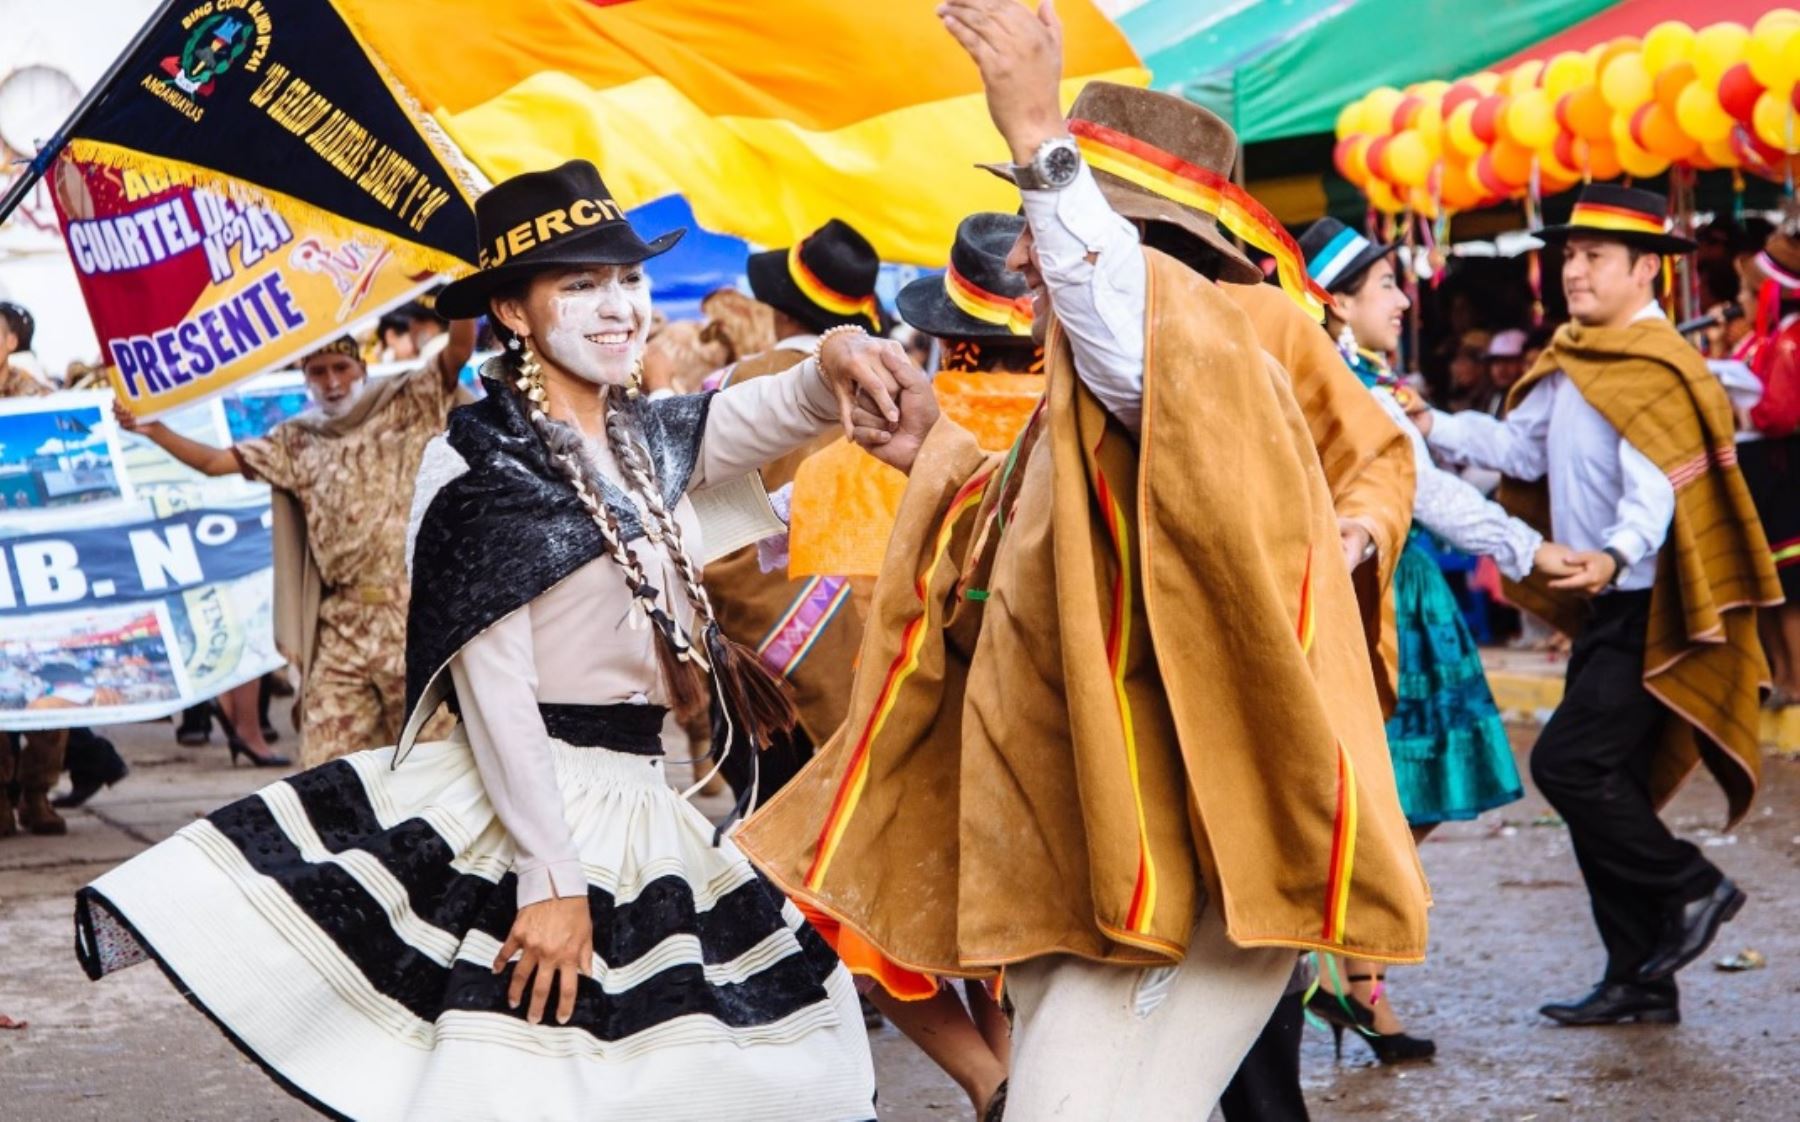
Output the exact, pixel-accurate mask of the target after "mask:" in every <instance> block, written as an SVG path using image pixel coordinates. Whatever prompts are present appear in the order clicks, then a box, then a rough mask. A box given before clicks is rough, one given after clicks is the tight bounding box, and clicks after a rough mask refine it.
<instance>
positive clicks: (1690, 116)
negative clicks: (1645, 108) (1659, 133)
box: [1675, 82, 1734, 144]
mask: <svg viewBox="0 0 1800 1122" xmlns="http://www.w3.org/2000/svg"><path fill="white" fill-rule="evenodd" d="M1675 120H1676V121H1677V122H1678V123H1679V124H1680V125H1681V131H1682V132H1685V133H1687V134H1688V135H1689V136H1691V137H1693V138H1694V139H1695V140H1698V141H1699V142H1700V143H1701V144H1710V143H1714V142H1716V141H1720V140H1729V139H1731V127H1732V125H1733V124H1734V122H1733V121H1732V119H1731V114H1729V113H1727V112H1725V110H1723V109H1721V108H1719V98H1718V95H1716V94H1714V93H1713V92H1712V90H1711V89H1710V88H1708V87H1707V85H1706V83H1704V82H1689V83H1688V84H1687V86H1686V87H1685V88H1683V89H1682V91H1681V96H1679V97H1677V98H1676V99H1675Z"/></svg>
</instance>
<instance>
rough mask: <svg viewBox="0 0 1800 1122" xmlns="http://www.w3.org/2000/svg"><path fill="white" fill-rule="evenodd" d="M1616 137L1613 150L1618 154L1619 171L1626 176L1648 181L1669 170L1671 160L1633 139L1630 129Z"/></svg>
mask: <svg viewBox="0 0 1800 1122" xmlns="http://www.w3.org/2000/svg"><path fill="white" fill-rule="evenodd" d="M1615 135H1616V141H1615V143H1614V144H1613V150H1614V151H1615V152H1616V153H1617V154H1618V158H1619V170H1620V171H1621V172H1623V173H1624V174H1626V175H1629V176H1632V177H1633V178H1636V179H1647V178H1649V177H1650V176H1653V175H1661V174H1662V173H1663V172H1665V171H1668V170H1669V158H1668V157H1667V156H1659V155H1657V154H1656V153H1655V152H1651V151H1648V150H1646V149H1645V148H1644V147H1643V146H1642V145H1640V144H1638V142H1637V141H1635V140H1633V139H1631V130H1630V128H1629V127H1627V128H1625V129H1624V130H1623V135H1617V134H1615Z"/></svg>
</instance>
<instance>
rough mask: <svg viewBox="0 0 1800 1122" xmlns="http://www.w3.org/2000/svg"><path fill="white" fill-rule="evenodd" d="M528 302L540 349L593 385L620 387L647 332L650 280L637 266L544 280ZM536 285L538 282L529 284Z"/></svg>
mask: <svg viewBox="0 0 1800 1122" xmlns="http://www.w3.org/2000/svg"><path fill="white" fill-rule="evenodd" d="M542 283H543V284H544V285H545V286H546V288H547V291H545V292H541V293H540V292H538V291H534V292H533V293H532V294H531V295H532V300H531V303H532V304H533V305H534V308H533V310H534V311H536V312H537V313H538V315H536V316H534V317H532V318H534V319H538V320H539V321H540V323H539V324H538V325H537V326H538V329H537V330H536V331H535V332H533V335H534V338H535V345H536V346H537V348H538V351H539V353H540V354H541V355H542V356H543V357H544V359H545V361H547V362H549V363H550V364H552V365H553V366H555V367H556V368H557V369H559V370H562V371H564V372H565V373H567V374H570V375H572V376H574V377H576V378H580V379H581V380H582V381H584V382H590V383H592V384H594V385H597V386H622V385H624V384H626V383H627V382H629V381H630V380H631V370H632V367H633V366H635V365H636V364H637V362H638V360H639V359H640V358H641V357H642V356H643V353H644V341H645V338H646V337H647V336H648V335H649V332H650V279H649V278H648V277H646V276H645V275H644V270H643V268H642V267H640V266H637V265H596V266H594V267H593V268H591V269H583V270H580V271H577V272H569V273H563V274H561V275H559V276H556V277H553V278H546V279H545V281H543V282H542ZM533 287H534V289H535V288H537V286H536V285H534V286H533Z"/></svg>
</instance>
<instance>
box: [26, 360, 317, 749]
mask: <svg viewBox="0 0 1800 1122" xmlns="http://www.w3.org/2000/svg"><path fill="white" fill-rule="evenodd" d="M111 399H112V395H110V394H108V393H105V392H98V393H95V392H74V393H58V394H52V395H50V396H48V397H36V398H14V399H9V400H5V401H0V512H3V513H0V729H9V730H30V729H41V728H66V727H69V726H85V725H108V724H120V723H124V722H128V721H142V720H150V719H153V718H157V717H162V716H165V715H167V714H169V713H173V712H176V711H178V710H180V709H184V708H186V707H188V706H190V705H193V704H195V703H196V702H198V701H201V700H204V699H206V698H210V697H214V696H216V695H217V694H219V693H221V692H222V691H224V690H226V689H229V688H231V687H232V686H235V685H238V684H239V683H242V682H247V681H251V680H253V679H255V678H257V677H258V676H260V675H262V674H265V673H267V672H268V671H270V670H273V669H275V668H276V667H279V666H280V665H281V664H282V661H283V660H282V658H281V656H280V655H278V654H277V653H276V651H275V640H274V634H273V626H272V615H271V608H272V603H273V595H274V579H273V572H272V566H273V561H272V554H271V541H270V517H269V493H268V488H266V487H264V486H262V485H260V484H252V483H249V482H247V481H245V480H244V479H242V478H239V477H236V476H231V477H223V478H218V479H209V478H206V477H203V476H200V475H198V474H196V473H195V472H193V471H191V470H189V469H188V468H186V467H183V466H182V465H181V464H179V463H177V462H176V461H175V460H173V459H172V458H171V457H170V456H169V455H168V454H167V453H165V452H163V451H162V450H161V449H159V448H157V447H156V446H155V445H154V444H151V443H150V442H149V441H147V440H144V439H143V438H141V437H138V436H134V435H130V434H124V433H121V432H119V431H118V429H117V427H116V426H115V425H114V424H113V422H112V414H111ZM303 402H304V399H303V398H302V399H301V401H300V402H299V403H283V402H282V401H281V400H280V399H275V400H273V401H267V400H263V399H259V398H255V397H249V396H248V395H239V394H236V393H234V394H233V395H232V396H231V397H229V398H227V399H222V400H221V399H215V400H213V401H208V402H205V403H203V404H200V405H197V406H190V407H188V408H185V409H181V410H177V411H176V412H174V413H171V414H169V415H168V416H167V417H166V418H164V420H165V423H167V424H168V425H169V426H170V427H172V428H174V429H175V430H176V431H177V432H180V433H181V434H182V435H184V436H187V437H189V438H191V439H194V440H199V441H202V442H204V443H207V444H214V445H223V444H226V443H228V442H229V441H230V440H231V439H232V434H233V432H234V431H237V430H238V429H239V428H240V424H246V423H247V424H248V426H249V427H247V428H245V429H244V430H243V435H247V436H253V435H260V432H261V431H262V430H263V429H265V428H266V427H267V425H268V424H272V423H274V422H276V421H279V420H281V419H285V416H286V415H287V414H290V413H291V412H292V411H293V410H294V409H295V408H297V407H298V406H299V405H301V404H303ZM271 405H273V406H274V409H273V411H271V409H270V406H271ZM233 418H238V419H236V420H234V419H233Z"/></svg>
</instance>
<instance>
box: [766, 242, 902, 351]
mask: <svg viewBox="0 0 1800 1122" xmlns="http://www.w3.org/2000/svg"><path fill="white" fill-rule="evenodd" d="M803 244H805V243H804V242H803V241H800V242H795V243H794V244H793V245H792V246H790V247H788V255H787V267H788V277H789V278H790V279H791V280H793V282H794V287H796V288H798V289H799V290H800V291H801V292H802V293H803V294H805V296H806V298H807V299H808V300H811V301H812V302H813V303H815V304H817V305H818V306H819V307H821V308H824V309H825V310H826V311H828V312H831V313H832V314H834V315H840V316H861V317H863V318H864V319H866V320H868V321H869V327H870V328H871V329H873V330H874V331H876V332H878V333H879V332H880V331H881V305H880V304H878V303H876V301H875V296H874V294H873V293H871V294H869V295H868V296H864V297H862V298H861V299H858V298H857V297H855V296H846V295H844V294H843V293H841V292H839V291H838V290H837V289H835V288H832V287H831V286H830V285H828V284H826V283H825V282H824V281H822V280H820V279H819V278H818V277H817V276H816V275H815V274H814V273H813V271H812V270H811V269H809V268H807V267H806V262H805V260H803V259H802V258H801V256H800V247H801V245H803Z"/></svg>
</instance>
